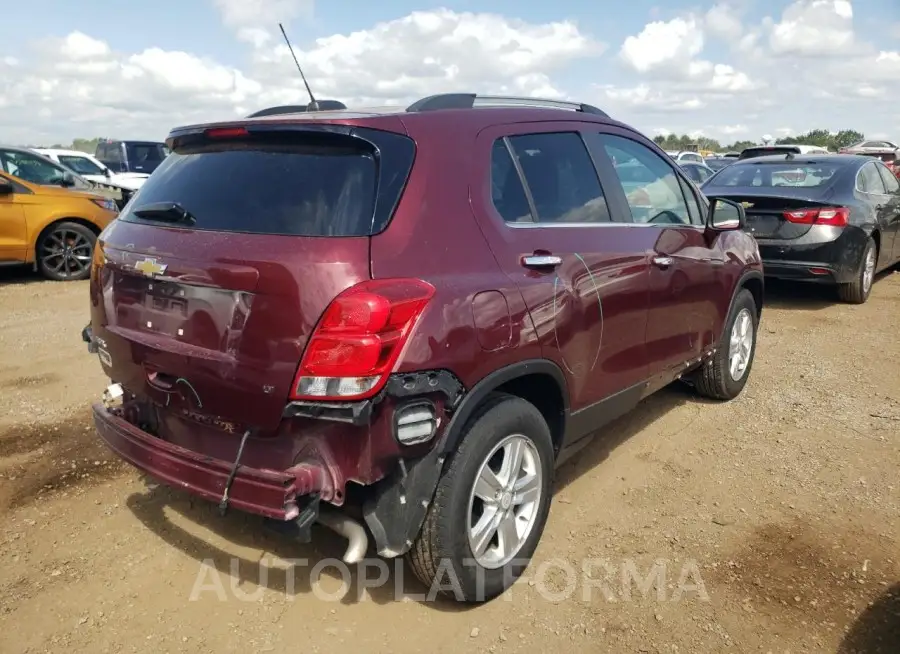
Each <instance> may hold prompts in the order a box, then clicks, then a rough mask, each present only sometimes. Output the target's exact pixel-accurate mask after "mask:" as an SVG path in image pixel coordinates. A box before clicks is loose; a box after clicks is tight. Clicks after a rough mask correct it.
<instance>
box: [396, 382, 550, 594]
mask: <svg viewBox="0 0 900 654" xmlns="http://www.w3.org/2000/svg"><path fill="white" fill-rule="evenodd" d="M553 469H554V453H553V442H552V439H551V436H550V428H549V427H548V426H547V422H546V420H544V417H543V416H542V415H541V413H540V411H538V410H537V408H536V407H535V406H534V405H533V404H531V403H529V402H526V401H525V400H523V399H521V398H519V397H515V396H512V395H506V394H502V393H495V394H493V395H491V396H490V397H489V398H488V400H487V401H486V402H485V404H484V405H483V406H482V407H481V409H480V410H479V411H478V413H477V414H476V415H475V416H474V417H473V418H472V420H471V421H470V422H469V425H468V428H467V430H466V433H465V435H464V436H463V440H462V442H461V443H460V445H459V447H458V449H457V450H456V452H455V453H454V454H453V457H452V459H451V460H450V462H449V465H448V466H447V468H446V469H445V471H444V473H443V475H442V477H441V479H440V481H439V482H438V487H437V491H436V493H435V497H434V501H433V502H432V503H431V506H430V507H429V510H428V514H427V516H426V518H425V522H424V524H423V525H422V529H421V531H420V533H419V536H418V537H417V539H416V542H415V543H414V544H413V547H412V548H411V550H410V552H409V553H408V554H407V560H408V561H409V563H410V566H411V567H412V569H413V572H415V574H416V576H417V577H418V578H419V579H420V580H421V581H422V582H423V583H424V584H426V585H427V586H428V587H429V588H430V589H433V590H435V591H437V592H438V593H440V594H442V595H444V596H447V597H451V598H455V599H457V600H459V601H464V602H485V601H488V600H490V599H493V598H494V597H496V596H497V595H500V594H501V593H502V592H504V591H505V590H506V589H507V588H509V587H510V586H511V585H512V584H513V583H514V582H515V580H516V579H518V578H519V577H520V576H521V575H522V573H523V572H524V571H525V569H526V568H527V566H528V563H529V562H530V560H531V557H532V555H533V554H534V551H535V549H536V548H537V544H538V541H539V540H540V538H541V534H542V533H543V531H544V526H545V524H546V522H547V515H548V513H549V511H550V499H551V492H552V481H553V480H552V477H553ZM429 594H431V593H429Z"/></svg>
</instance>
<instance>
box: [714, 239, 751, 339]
mask: <svg viewBox="0 0 900 654" xmlns="http://www.w3.org/2000/svg"><path fill="white" fill-rule="evenodd" d="M713 238H715V239H716V243H715V246H714V247H715V249H716V250H717V251H718V252H720V253H721V254H720V256H721V257H722V259H724V262H725V265H724V266H722V267H721V269H720V274H719V275H717V279H718V283H719V285H718V288H717V292H716V304H717V306H718V311H717V313H716V316H717V319H716V323H715V325H714V332H713V333H714V334H715V335H721V334H722V332H723V330H724V329H725V321H726V320H727V319H728V311H729V310H730V308H731V301H732V299H733V298H734V296H735V294H736V292H737V290H738V284H740V283H741V282H742V280H743V279H744V278H745V276H746V275H747V274H748V273H750V274H753V273H756V274H757V276H761V275H762V274H763V265H762V259H761V257H760V254H759V246H758V245H757V244H756V239H754V238H753V237H752V236H750V235H749V234H747V233H746V232H744V231H743V230H728V231H724V232H720V233H718V234H716V235H715V236H714V237H713ZM760 281H762V280H760ZM759 308H760V309H761V308H762V307H759Z"/></svg>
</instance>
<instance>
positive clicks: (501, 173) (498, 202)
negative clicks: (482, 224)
mask: <svg viewBox="0 0 900 654" xmlns="http://www.w3.org/2000/svg"><path fill="white" fill-rule="evenodd" d="M491 200H492V201H493V203H494V208H495V209H496V210H497V213H499V214H500V216H501V217H502V218H503V220H504V221H505V222H508V223H519V222H533V220H534V218H533V217H532V215H531V207H530V206H529V205H528V197H527V196H526V195H525V188H524V187H523V186H522V180H521V179H520V178H519V172H518V171H517V170H516V166H515V164H514V163H513V159H512V155H510V154H509V149H508V148H507V147H506V141H505V140H503V139H498V140H496V141H494V148H493V150H492V151H491Z"/></svg>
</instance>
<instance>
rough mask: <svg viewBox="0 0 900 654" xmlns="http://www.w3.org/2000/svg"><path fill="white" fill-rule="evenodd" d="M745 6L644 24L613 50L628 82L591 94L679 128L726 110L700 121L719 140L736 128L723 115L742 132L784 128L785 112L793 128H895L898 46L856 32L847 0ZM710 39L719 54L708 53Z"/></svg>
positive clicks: (743, 2) (729, 1)
mask: <svg viewBox="0 0 900 654" xmlns="http://www.w3.org/2000/svg"><path fill="white" fill-rule="evenodd" d="M769 4H774V3H769ZM748 6H749V3H748V1H747V0H717V2H716V3H715V4H713V6H712V7H709V8H708V9H706V11H705V13H703V14H684V15H682V16H676V17H675V18H671V17H668V18H667V20H665V21H662V20H659V19H657V20H655V21H653V22H650V23H648V24H647V25H646V26H645V27H644V29H643V30H641V31H640V32H638V33H636V34H635V35H633V36H631V37H629V38H627V39H625V41H624V42H623V44H622V47H621V48H620V51H619V59H620V61H621V63H622V64H623V67H624V68H626V69H627V70H628V71H629V72H630V83H628V84H623V85H612V84H604V85H602V86H599V87H598V88H597V90H598V94H599V96H600V97H599V99H598V101H600V102H604V103H605V105H604V106H605V107H606V108H607V109H608V110H609V111H611V112H612V113H613V114H614V115H616V116H617V117H619V118H621V119H623V120H625V121H627V122H632V123H634V124H636V125H637V126H639V127H640V126H642V125H644V126H647V127H650V126H658V125H660V124H662V125H665V126H666V127H665V128H666V129H667V130H670V131H674V132H677V133H679V134H682V133H687V132H689V131H690V130H691V129H696V127H697V126H698V125H708V124H709V116H710V115H712V116H717V117H727V118H726V119H725V120H723V121H722V123H725V124H724V125H722V123H719V124H720V126H719V127H712V126H711V127H708V128H705V129H707V133H708V134H709V135H710V136H713V137H715V138H719V139H721V140H723V141H728V140H729V139H731V138H733V137H735V136H736V133H735V132H732V131H731V129H729V123H730V124H731V125H732V126H734V125H740V126H743V127H745V128H746V132H742V133H741V134H742V136H744V135H756V134H760V133H763V132H765V131H770V132H773V133H775V134H777V135H778V136H784V135H786V134H782V133H779V132H777V131H775V130H774V127H775V126H776V125H778V124H779V123H780V124H784V123H785V122H788V121H790V124H794V125H797V126H798V128H799V129H798V131H800V132H803V131H807V130H809V129H812V128H833V129H842V128H847V127H853V128H855V129H860V130H863V131H866V132H873V133H874V132H875V131H879V130H895V131H897V132H898V133H900V115H898V114H897V113H896V111H895V109H894V108H893V107H892V106H891V103H890V102H889V101H888V98H889V97H890V92H891V89H892V88H893V85H894V84H895V80H897V79H900V51H894V50H890V49H885V48H883V47H882V48H881V49H880V50H879V49H878V48H877V47H876V46H875V43H876V38H875V37H873V36H872V35H871V34H869V33H868V32H862V31H859V32H857V31H855V29H854V23H853V18H854V16H853V6H852V4H851V3H850V2H849V1H848V0H790V1H789V2H787V3H786V4H785V6H784V7H783V10H782V11H781V12H780V13H779V14H777V15H775V16H774V17H768V16H766V17H764V18H762V19H761V20H758V22H751V21H748V20H746V13H745V11H744V9H745V8H746V7H748ZM757 7H759V4H758V3H757ZM762 8H765V7H762ZM657 15H658V14H657ZM715 42H719V44H720V45H725V46H726V52H725V54H716V55H714V56H713V55H712V54H711V53H712V52H713V51H714V50H713V48H712V47H710V45H709V44H710V43H713V44H714V45H715ZM715 50H716V51H718V52H720V51H721V48H715ZM711 59H712V60H713V61H711ZM782 121H784V122H782ZM713 124H714V125H715V123H713ZM751 138H755V136H754V137H751Z"/></svg>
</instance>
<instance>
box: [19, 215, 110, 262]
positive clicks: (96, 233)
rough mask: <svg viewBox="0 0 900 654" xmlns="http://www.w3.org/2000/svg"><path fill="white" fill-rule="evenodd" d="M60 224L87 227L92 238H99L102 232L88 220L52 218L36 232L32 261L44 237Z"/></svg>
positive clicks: (32, 248)
mask: <svg viewBox="0 0 900 654" xmlns="http://www.w3.org/2000/svg"><path fill="white" fill-rule="evenodd" d="M61 223H75V224H77V225H81V226H82V227H87V228H88V229H89V230H91V232H93V234H94V236H100V232H102V231H103V230H102V229H101V228H100V226H99V225H97V224H96V223H94V222H93V221H90V220H88V219H87V218H79V217H77V216H66V217H63V218H54V219H53V220H51V221H50V222H49V223H47V224H46V225H44V228H43V229H42V230H41V231H40V232H38V235H37V238H36V239H34V243H33V244H32V247H31V256H33V257H34V260H35V261H37V257H38V248H39V247H40V245H41V241H43V240H44V237H45V236H46V235H47V234H48V233H50V232H51V231H52V230H53V228H54V227H56V226H57V225H59V224H61Z"/></svg>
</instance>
